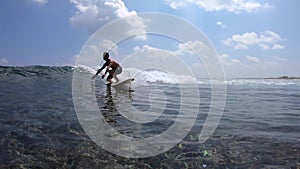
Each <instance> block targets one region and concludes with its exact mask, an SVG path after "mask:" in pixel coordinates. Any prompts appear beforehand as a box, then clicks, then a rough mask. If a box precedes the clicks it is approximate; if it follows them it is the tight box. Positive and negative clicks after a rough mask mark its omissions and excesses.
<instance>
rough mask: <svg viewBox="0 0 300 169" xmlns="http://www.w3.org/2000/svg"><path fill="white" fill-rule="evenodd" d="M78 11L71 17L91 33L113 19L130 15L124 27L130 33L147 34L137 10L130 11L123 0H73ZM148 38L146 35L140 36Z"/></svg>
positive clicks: (77, 24) (72, 22) (74, 22)
mask: <svg viewBox="0 0 300 169" xmlns="http://www.w3.org/2000/svg"><path fill="white" fill-rule="evenodd" d="M71 3H72V4H74V5H75V7H76V8H77V11H76V13H75V15H74V16H72V17H71V18H70V23H71V24H72V25H74V26H79V27H82V28H84V29H86V30H88V32H90V33H94V32H95V31H96V30H98V29H99V28H101V27H102V26H104V25H105V24H107V23H109V22H111V21H113V20H114V19H118V18H124V17H128V16H130V17H129V18H128V19H126V20H125V22H124V27H122V28H123V29H126V31H127V32H129V33H138V34H141V33H142V34H146V30H145V29H146V26H145V24H144V22H143V20H142V18H140V17H139V16H138V15H137V13H136V12H135V11H129V10H128V8H127V7H126V5H125V3H124V2H123V1H122V0H71ZM138 38H140V39H146V37H145V35H144V36H143V35H141V36H138Z"/></svg>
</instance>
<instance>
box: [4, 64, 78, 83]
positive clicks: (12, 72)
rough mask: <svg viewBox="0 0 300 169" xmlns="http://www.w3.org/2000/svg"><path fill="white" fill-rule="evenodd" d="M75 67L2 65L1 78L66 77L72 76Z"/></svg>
mask: <svg viewBox="0 0 300 169" xmlns="http://www.w3.org/2000/svg"><path fill="white" fill-rule="evenodd" d="M72 72H73V68H72V67H69V66H64V67H54V66H26V67H8V66H0V80H10V79H14V80H22V79H23V80H24V79H64V78H68V77H70V75H71V76H72Z"/></svg>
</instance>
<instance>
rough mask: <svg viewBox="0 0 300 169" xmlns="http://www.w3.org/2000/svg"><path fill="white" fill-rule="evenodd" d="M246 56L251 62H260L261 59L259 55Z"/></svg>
mask: <svg viewBox="0 0 300 169" xmlns="http://www.w3.org/2000/svg"><path fill="white" fill-rule="evenodd" d="M246 58H247V59H248V60H249V61H250V62H254V63H260V60H259V59H258V58H257V57H253V56H246Z"/></svg>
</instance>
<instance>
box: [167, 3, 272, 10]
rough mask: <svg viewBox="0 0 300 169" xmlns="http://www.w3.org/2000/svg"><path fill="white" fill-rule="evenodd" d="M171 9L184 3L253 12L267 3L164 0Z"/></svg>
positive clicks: (264, 6) (209, 7) (182, 5)
mask: <svg viewBox="0 0 300 169" xmlns="http://www.w3.org/2000/svg"><path fill="white" fill-rule="evenodd" d="M165 2H166V3H168V4H169V6H170V7H171V8H173V9H176V8H179V7H184V6H186V4H194V5H197V6H198V7H199V8H201V9H204V10H206V11H220V10H226V11H229V12H233V13H240V12H242V11H245V12H254V11H256V10H258V9H260V8H266V7H268V6H269V5H268V4H267V3H265V4H263V3H260V2H256V1H254V0H251V1H250V0H226V1H222V0H165Z"/></svg>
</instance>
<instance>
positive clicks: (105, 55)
mask: <svg viewBox="0 0 300 169" xmlns="http://www.w3.org/2000/svg"><path fill="white" fill-rule="evenodd" d="M108 58H109V54H108V52H103V60H107V59H108Z"/></svg>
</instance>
